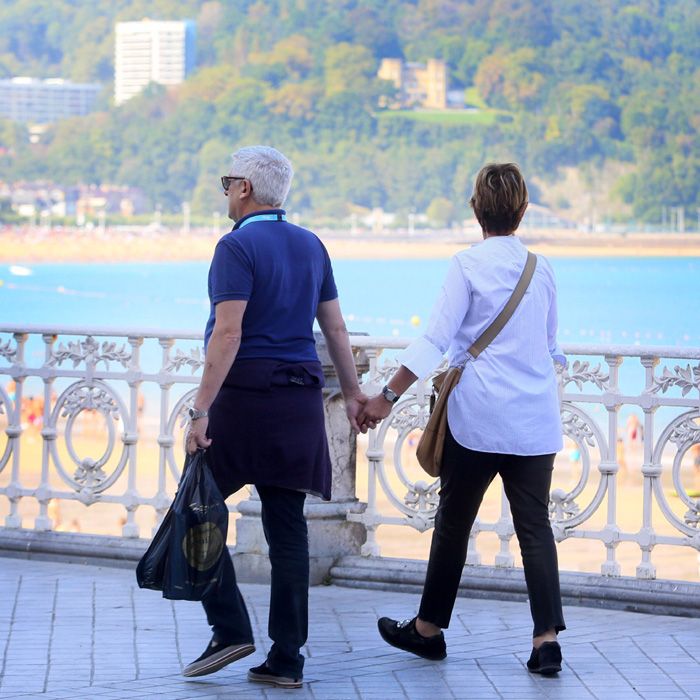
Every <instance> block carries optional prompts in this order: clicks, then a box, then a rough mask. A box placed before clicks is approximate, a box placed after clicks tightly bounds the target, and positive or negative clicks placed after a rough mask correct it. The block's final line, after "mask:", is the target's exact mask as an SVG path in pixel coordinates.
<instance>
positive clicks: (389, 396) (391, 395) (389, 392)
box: [382, 384, 399, 403]
mask: <svg viewBox="0 0 700 700" xmlns="http://www.w3.org/2000/svg"><path fill="white" fill-rule="evenodd" d="M382 396H383V397H384V398H385V399H386V400H387V401H388V402H389V403H396V402H397V401H398V400H399V395H398V394H397V393H396V392H395V391H394V390H393V389H390V388H389V385H388V384H385V385H384V386H383V388H382Z"/></svg>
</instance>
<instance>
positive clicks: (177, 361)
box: [164, 348, 204, 374]
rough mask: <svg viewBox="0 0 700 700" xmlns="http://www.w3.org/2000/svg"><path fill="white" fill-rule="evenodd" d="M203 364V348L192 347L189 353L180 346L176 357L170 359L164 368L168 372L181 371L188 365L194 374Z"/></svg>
mask: <svg viewBox="0 0 700 700" xmlns="http://www.w3.org/2000/svg"><path fill="white" fill-rule="evenodd" d="M203 365H204V349H203V348H192V349H191V350H190V351H189V353H186V352H183V351H182V350H180V348H178V349H177V352H176V353H175V357H171V358H170V359H169V361H168V363H167V364H166V365H165V367H164V369H165V371H166V372H179V371H180V370H181V369H182V368H183V367H185V366H187V367H189V368H190V369H191V370H192V374H194V373H195V372H196V371H197V370H198V369H200V368H201V367H202V366H203Z"/></svg>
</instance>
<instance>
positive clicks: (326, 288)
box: [318, 244, 338, 302]
mask: <svg viewBox="0 0 700 700" xmlns="http://www.w3.org/2000/svg"><path fill="white" fill-rule="evenodd" d="M321 247H322V248H323V261H324V263H323V264H324V272H323V282H322V283H321V294H320V295H319V298H318V300H319V302H322V301H332V300H333V299H337V298H338V288H337V287H336V285H335V278H334V277H333V265H331V259H330V257H329V255H328V251H327V250H326V247H325V246H324V245H323V244H321Z"/></svg>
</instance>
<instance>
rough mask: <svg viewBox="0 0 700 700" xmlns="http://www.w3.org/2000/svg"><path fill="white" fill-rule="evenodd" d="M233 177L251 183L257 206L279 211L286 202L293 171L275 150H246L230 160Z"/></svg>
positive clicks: (240, 150)
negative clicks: (260, 205)
mask: <svg viewBox="0 0 700 700" xmlns="http://www.w3.org/2000/svg"><path fill="white" fill-rule="evenodd" d="M230 174H231V175H236V176H238V177H244V178H245V179H246V180H249V181H250V184H251V185H252V186H253V199H255V201H256V202H257V203H258V204H265V205H267V206H270V207H274V208H278V207H281V206H282V205H283V204H284V200H285V199H287V195H288V194H289V188H290V187H291V185H292V177H294V169H293V168H292V164H291V163H290V162H289V159H288V158H287V157H286V156H285V155H283V154H282V153H280V152H279V151H278V150H277V149H276V148H272V147H271V146H246V147H245V148H240V149H239V150H237V151H236V152H235V153H234V154H233V155H232V156H231V171H230Z"/></svg>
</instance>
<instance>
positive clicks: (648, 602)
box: [331, 556, 700, 617]
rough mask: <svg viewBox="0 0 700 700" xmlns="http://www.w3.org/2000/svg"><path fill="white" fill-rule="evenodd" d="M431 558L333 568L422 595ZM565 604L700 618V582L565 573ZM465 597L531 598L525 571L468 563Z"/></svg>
mask: <svg viewBox="0 0 700 700" xmlns="http://www.w3.org/2000/svg"><path fill="white" fill-rule="evenodd" d="M425 570H426V562H424V561H417V560H413V559H390V558H380V557H359V556H348V557H343V558H341V559H339V560H338V561H337V562H336V564H335V566H333V567H332V568H331V582H332V583H334V584H335V585H337V586H349V587H354V588H370V589H376V590H382V591H401V592H413V593H420V592H421V591H422V590H423V582H424V580H425ZM560 581H561V592H562V599H563V601H564V604H565V605H581V606H588V607H595V608H609V609H615V610H627V611H629V612H642V613H652V614H657V615H679V616H683V617H700V584H699V583H690V582H687V581H668V580H642V579H636V578H632V577H629V576H620V577H607V576H599V575H597V574H582V573H574V572H568V571H563V572H561V574H560ZM459 596H461V597H465V598H488V599H495V600H522V601H524V600H527V588H526V587H525V578H524V575H523V571H522V569H506V568H499V567H493V566H466V567H465V568H464V573H463V574H462V580H461V582H460V587H459Z"/></svg>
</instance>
